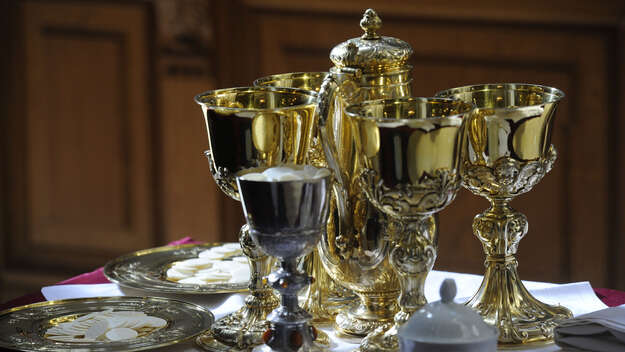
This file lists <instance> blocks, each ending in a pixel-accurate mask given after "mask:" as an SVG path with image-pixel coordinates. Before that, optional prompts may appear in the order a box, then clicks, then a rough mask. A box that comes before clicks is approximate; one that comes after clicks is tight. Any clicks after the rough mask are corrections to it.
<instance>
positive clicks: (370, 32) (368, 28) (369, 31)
mask: <svg viewBox="0 0 625 352" xmlns="http://www.w3.org/2000/svg"><path fill="white" fill-rule="evenodd" d="M381 27H382V20H381V19H380V17H379V16H378V14H377V13H376V12H375V11H374V10H373V9H367V10H366V11H365V13H364V15H362V19H361V20H360V28H362V30H363V31H365V34H363V35H362V37H361V38H362V39H378V38H380V36H379V35H378V34H377V33H376V31H377V30H378V29H380V28H381Z"/></svg>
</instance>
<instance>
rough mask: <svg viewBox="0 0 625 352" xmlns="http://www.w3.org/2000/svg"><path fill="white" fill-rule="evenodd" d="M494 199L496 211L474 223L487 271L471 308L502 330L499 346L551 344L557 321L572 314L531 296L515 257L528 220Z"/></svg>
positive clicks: (500, 199)
mask: <svg viewBox="0 0 625 352" xmlns="http://www.w3.org/2000/svg"><path fill="white" fill-rule="evenodd" d="M489 200H490V202H491V207H490V208H489V209H487V210H486V211H485V212H484V213H482V214H479V215H477V216H476V217H475V219H474V220H473V232H474V233H475V235H476V236H477V237H478V238H479V239H480V241H481V242H482V245H483V247H484V253H485V254H486V260H485V262H484V265H485V266H486V271H485V273H484V279H483V281H482V284H481V286H480V288H479V290H478V292H477V293H476V294H475V295H474V296H473V298H471V299H470V300H469V301H468V302H467V303H466V304H467V305H468V306H470V307H472V308H474V309H476V310H477V311H478V312H479V313H480V314H481V315H482V316H483V317H484V320H485V321H486V322H487V323H489V324H492V325H494V326H496V327H497V328H498V329H499V343H504V344H522V343H531V342H538V341H550V340H552V339H553V328H554V326H555V325H556V323H557V320H560V319H566V318H570V317H571V316H572V314H571V312H570V311H569V310H568V309H567V308H565V307H562V306H551V305H548V304H545V303H542V302H540V301H539V300H537V299H536V298H534V297H533V296H532V295H531V294H530V293H529V292H528V291H527V289H526V288H525V286H524V285H523V283H522V282H521V279H520V278H519V275H518V273H517V266H518V262H517V260H516V258H515V254H516V252H517V247H518V244H519V242H520V240H521V238H523V237H524V236H525V234H526V233H527V229H528V224H527V218H526V217H525V215H523V214H521V213H519V212H517V211H515V210H514V209H512V208H511V207H510V206H509V205H508V202H509V201H510V198H491V199H489Z"/></svg>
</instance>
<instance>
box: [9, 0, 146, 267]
mask: <svg viewBox="0 0 625 352" xmlns="http://www.w3.org/2000/svg"><path fill="white" fill-rule="evenodd" d="M148 9H149V7H148V6H146V5H145V4H126V5H119V4H118V5H108V4H103V3H89V4H78V3H73V2H67V3H65V2H58V3H41V2H24V3H22V4H20V15H21V22H20V26H21V28H20V29H21V30H22V31H23V32H22V35H23V38H24V43H25V46H24V48H23V51H22V53H21V54H19V55H23V57H24V66H23V67H22V69H23V70H24V77H25V80H24V88H23V95H22V96H20V100H19V102H20V105H19V108H18V111H21V112H22V114H23V115H22V116H23V119H22V120H16V121H15V124H16V130H15V132H19V131H20V129H21V131H23V132H22V133H23V136H24V139H23V140H19V143H20V144H21V145H20V146H19V148H18V149H17V148H16V150H15V151H14V153H15V154H14V156H13V157H14V158H16V159H17V158H22V159H23V160H24V161H25V163H24V164H23V165H20V164H16V165H14V166H15V167H16V168H15V171H14V172H15V174H14V175H20V174H21V175H22V176H23V177H24V179H25V181H26V183H25V184H23V187H24V188H23V189H22V190H21V191H19V190H18V191H16V192H15V195H17V192H23V193H22V194H23V195H25V196H26V197H25V202H21V200H20V201H16V202H15V203H14V204H15V205H16V206H17V207H18V208H17V209H15V210H14V211H15V212H21V211H23V213H24V218H23V220H22V222H15V223H13V224H12V225H13V226H12V227H11V229H10V230H11V233H12V235H13V236H12V240H11V244H10V246H11V249H12V252H11V257H10V258H9V261H10V262H11V263H12V265H18V264H19V265H22V266H41V265H45V266H46V267H48V268H53V267H59V266H60V267H68V266H69V267H73V268H75V269H79V268H81V267H83V268H89V267H90V266H93V265H97V264H99V265H101V264H102V262H103V261H105V260H106V259H110V258H111V256H112V255H117V254H121V253H124V252H128V251H130V250H133V249H138V248H146V247H150V246H152V245H154V244H155V242H156V240H157V238H158V237H157V234H156V232H155V226H154V224H155V221H156V220H155V219H156V218H155V214H154V209H155V206H154V203H153V199H154V193H155V192H154V182H153V180H154V178H153V177H154V176H153V175H154V170H153V169H152V165H153V162H152V158H153V153H151V150H150V144H151V142H152V141H151V135H152V129H153V128H154V126H153V125H152V123H151V121H152V120H153V116H152V115H151V112H152V111H151V108H150V104H149V101H148V99H149V98H150V87H149V86H148V84H149V74H150V67H151V65H150V64H149V62H150V55H149V43H150V37H149V34H148V32H147V30H148V22H149V11H148ZM16 117H17V116H16V115H14V118H16ZM13 200H14V201H15V200H16V198H13ZM20 207H23V208H20ZM17 234H20V235H17ZM61 258H62V259H61ZM105 258H106V259H105Z"/></svg>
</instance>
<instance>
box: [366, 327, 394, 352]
mask: <svg viewBox="0 0 625 352" xmlns="http://www.w3.org/2000/svg"><path fill="white" fill-rule="evenodd" d="M357 351H359V352H376V351H393V352H396V351H399V339H398V338H397V324H396V323H392V324H387V325H384V326H381V327H379V328H377V329H375V331H373V332H372V333H370V334H369V335H367V336H366V337H365V338H364V339H363V340H362V342H361V343H360V347H359V348H358V349H357Z"/></svg>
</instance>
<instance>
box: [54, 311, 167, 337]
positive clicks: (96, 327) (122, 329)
mask: <svg viewBox="0 0 625 352" xmlns="http://www.w3.org/2000/svg"><path fill="white" fill-rule="evenodd" d="M166 325H167V321H166V320H165V319H161V318H158V317H153V316H150V315H147V314H145V313H143V312H136V311H118V312H114V311H113V310H112V309H111V310H104V311H100V312H93V313H89V314H86V315H83V316H81V317H78V318H76V319H74V320H71V321H66V322H63V323H60V324H58V325H55V326H52V327H51V328H49V329H48V330H46V334H45V337H46V338H48V339H50V340H54V341H60V342H95V341H120V340H129V339H134V338H137V337H142V336H146V335H148V334H150V333H152V332H154V331H155V330H157V329H160V328H162V327H165V326H166Z"/></svg>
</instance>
